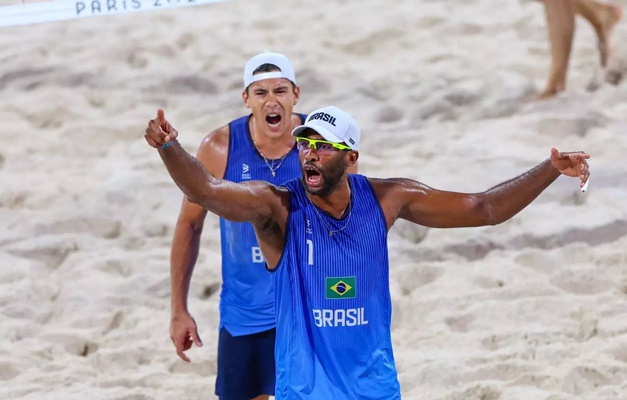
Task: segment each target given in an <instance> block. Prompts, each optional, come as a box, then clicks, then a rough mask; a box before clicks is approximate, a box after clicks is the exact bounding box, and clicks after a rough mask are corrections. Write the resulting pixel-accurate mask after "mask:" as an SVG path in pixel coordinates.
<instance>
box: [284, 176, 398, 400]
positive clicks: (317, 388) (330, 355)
mask: <svg viewBox="0 0 627 400" xmlns="http://www.w3.org/2000/svg"><path fill="white" fill-rule="evenodd" d="M349 183H350V185H351V202H352V203H351V204H352V206H351V207H352V211H350V212H349V213H347V214H346V215H345V216H344V217H343V219H342V220H337V219H335V218H333V217H331V216H330V215H328V214H326V213H325V212H324V211H322V210H321V209H319V208H317V207H315V206H314V205H313V203H311V202H310V200H309V199H308V198H307V197H306V194H305V189H304V187H303V183H302V181H301V179H300V178H299V179H295V180H292V181H290V182H286V184H285V185H284V186H285V187H286V188H287V189H288V190H289V191H290V198H291V199H290V213H289V217H288V225H287V234H286V244H285V249H284V252H283V255H282V256H281V260H280V261H279V264H278V267H277V269H276V270H275V272H274V274H273V275H274V279H275V289H274V290H275V292H276V293H275V294H276V300H275V305H276V315H277V335H276V345H275V359H276V366H277V381H276V390H275V396H276V399H277V400H301V399H308V400H320V399H351V400H353V399H368V400H374V399H381V400H395V399H400V385H399V382H398V378H397V373H396V366H395V363H394V356H393V353H392V341H391V332H390V330H391V326H390V324H391V317H392V304H391V299H390V290H389V275H388V273H389V271H388V267H389V265H388V249H387V224H386V222H385V217H384V215H383V210H382V209H381V206H380V204H379V201H378V199H377V198H376V196H375V193H374V190H373V189H372V186H371V185H370V182H369V181H368V179H367V178H366V177H365V176H363V175H357V174H355V175H349ZM349 218H350V219H349ZM323 220H324V222H323ZM325 223H326V226H325ZM327 226H328V228H329V229H331V230H339V229H342V227H345V228H344V229H342V230H341V231H339V232H336V233H333V236H330V235H329V230H328V228H327Z"/></svg>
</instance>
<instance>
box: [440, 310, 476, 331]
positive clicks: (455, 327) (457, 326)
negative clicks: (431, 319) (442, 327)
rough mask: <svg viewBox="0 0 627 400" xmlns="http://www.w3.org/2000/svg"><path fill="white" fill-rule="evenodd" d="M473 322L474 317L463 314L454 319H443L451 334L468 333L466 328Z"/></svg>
mask: <svg viewBox="0 0 627 400" xmlns="http://www.w3.org/2000/svg"><path fill="white" fill-rule="evenodd" d="M474 320H475V317H474V315H472V314H465V315H459V316H456V317H449V318H446V319H444V322H446V325H447V326H448V327H449V329H450V330H451V331H453V332H468V330H469V329H468V326H469V325H470V324H471V323H472V322H473V321H474Z"/></svg>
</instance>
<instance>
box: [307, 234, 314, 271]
mask: <svg viewBox="0 0 627 400" xmlns="http://www.w3.org/2000/svg"><path fill="white" fill-rule="evenodd" d="M307 264H309V265H313V241H312V240H311V239H307Z"/></svg>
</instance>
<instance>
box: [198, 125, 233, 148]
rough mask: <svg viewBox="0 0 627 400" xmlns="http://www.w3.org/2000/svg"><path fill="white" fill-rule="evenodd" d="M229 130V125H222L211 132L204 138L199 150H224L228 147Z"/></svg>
mask: <svg viewBox="0 0 627 400" xmlns="http://www.w3.org/2000/svg"><path fill="white" fill-rule="evenodd" d="M230 134H231V129H230V127H229V125H223V126H221V127H219V128H217V129H214V130H213V131H211V132H210V133H209V134H207V136H205V137H204V138H203V140H202V142H201V144H200V148H201V150H202V149H203V148H204V149H209V148H211V149H226V148H228V147H229V136H230Z"/></svg>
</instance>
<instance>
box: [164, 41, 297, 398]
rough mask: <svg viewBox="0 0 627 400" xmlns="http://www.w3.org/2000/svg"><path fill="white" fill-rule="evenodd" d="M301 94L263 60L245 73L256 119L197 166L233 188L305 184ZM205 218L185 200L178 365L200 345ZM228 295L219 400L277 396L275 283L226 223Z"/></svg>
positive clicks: (215, 137)
mask: <svg viewBox="0 0 627 400" xmlns="http://www.w3.org/2000/svg"><path fill="white" fill-rule="evenodd" d="M299 94H300V89H299V87H298V86H297V85H296V77H295V73H294V69H293V68H292V65H291V63H290V61H289V60H288V59H287V57H285V56H284V55H282V54H279V53H261V54H258V55H256V56H254V57H252V58H251V59H250V60H249V61H248V62H247V63H246V66H245V68H244V88H243V92H242V97H243V100H244V104H245V105H246V107H248V108H250V109H251V114H250V115H246V116H243V117H241V118H238V119H236V120H234V121H231V122H230V123H229V124H228V125H225V126H223V127H221V128H218V129H216V130H215V131H213V132H212V133H210V134H209V135H207V137H205V139H204V140H203V141H202V143H201V145H200V148H199V150H198V154H197V159H198V160H199V162H200V163H202V164H203V165H204V167H205V168H206V169H207V171H209V173H210V174H211V175H212V176H214V177H216V178H221V179H227V180H229V181H232V182H248V181H257V180H262V181H266V182H269V183H270V184H273V185H278V184H281V183H283V182H285V181H287V180H289V179H293V178H296V177H298V176H300V174H301V172H300V163H299V160H298V152H297V150H296V147H295V143H294V138H293V137H292V135H291V132H292V130H293V129H294V127H295V126H296V125H299V124H301V123H302V122H303V120H304V119H305V115H302V114H296V113H294V112H293V108H294V106H295V105H296V103H297V102H298V98H299ZM206 215H207V210H206V209H205V208H203V207H201V206H199V205H198V204H194V203H192V202H190V201H189V200H187V199H183V204H182V207H181V211H180V214H179V217H178V221H177V224H176V229H175V232H174V240H173V243H172V254H171V280H172V282H171V284H172V320H171V324H170V336H171V338H172V342H173V343H174V345H175V347H176V352H177V353H178V355H179V357H181V358H182V359H183V360H185V361H189V358H188V357H187V356H186V355H185V353H184V351H186V350H188V349H189V348H190V347H191V345H192V342H194V343H196V344H197V345H200V344H201V341H200V337H199V335H198V329H197V326H196V322H195V321H194V318H193V317H192V315H191V313H190V312H189V310H188V307H187V295H188V291H189V283H190V280H191V276H192V272H193V269H194V264H195V263H196V259H197V257H198V252H199V247H200V237H201V234H202V230H203V223H204V220H205V216H206ZM220 233H221V246H222V291H221V295H220V323H219V330H220V331H219V337H218V371H217V378H216V394H217V395H218V396H219V398H220V399H221V400H250V399H253V398H254V399H256V400H263V399H267V398H268V395H272V394H274V385H275V364H274V342H275V335H276V332H275V315H274V292H273V290H272V282H271V280H272V277H271V276H270V275H269V274H268V273H267V271H265V260H264V257H263V254H262V252H261V250H260V246H259V244H258V243H257V240H256V238H255V232H254V229H253V226H252V225H251V224H250V223H240V222H238V221H233V220H226V219H224V218H221V219H220Z"/></svg>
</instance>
